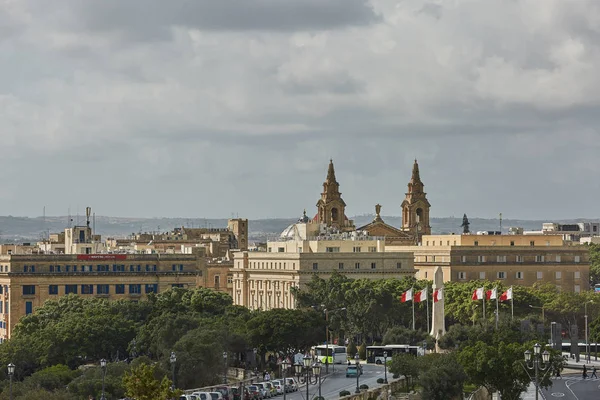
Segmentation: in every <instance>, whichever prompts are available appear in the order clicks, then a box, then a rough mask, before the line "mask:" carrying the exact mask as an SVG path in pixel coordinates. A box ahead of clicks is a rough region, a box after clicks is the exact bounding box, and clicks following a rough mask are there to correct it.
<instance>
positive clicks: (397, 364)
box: [389, 354, 420, 392]
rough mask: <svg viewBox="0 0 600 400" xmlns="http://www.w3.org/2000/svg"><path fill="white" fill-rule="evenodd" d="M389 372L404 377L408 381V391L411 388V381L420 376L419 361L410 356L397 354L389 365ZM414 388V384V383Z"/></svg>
mask: <svg viewBox="0 0 600 400" xmlns="http://www.w3.org/2000/svg"><path fill="white" fill-rule="evenodd" d="M389 370H390V372H391V373H393V374H394V375H402V376H404V378H405V381H406V391H407V392H408V390H409V388H410V386H411V380H413V379H416V378H417V377H418V376H419V370H420V365H419V359H418V358H417V357H415V356H413V355H410V354H397V355H394V356H393V357H392V361H391V362H390V363H389ZM413 386H414V383H413Z"/></svg>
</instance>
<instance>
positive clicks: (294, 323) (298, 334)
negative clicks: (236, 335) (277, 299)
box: [246, 308, 325, 355]
mask: <svg viewBox="0 0 600 400" xmlns="http://www.w3.org/2000/svg"><path fill="white" fill-rule="evenodd" d="M246 328H247V332H248V338H249V341H250V344H251V345H252V346H253V347H255V348H257V349H258V350H259V352H260V353H261V354H262V355H264V354H266V352H268V351H269V352H280V353H283V354H286V355H289V354H293V353H296V352H298V351H306V350H308V349H309V348H310V347H311V346H314V345H315V344H317V343H321V342H324V341H325V319H324V316H323V314H321V313H319V312H317V311H315V310H313V309H296V310H291V309H283V308H275V309H272V310H269V311H255V312H254V313H253V314H252V318H250V319H249V320H248V321H247V323H246Z"/></svg>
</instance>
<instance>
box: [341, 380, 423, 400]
mask: <svg viewBox="0 0 600 400" xmlns="http://www.w3.org/2000/svg"><path fill="white" fill-rule="evenodd" d="M405 386H406V384H405V383H404V378H400V379H396V380H394V381H391V382H389V383H388V384H387V385H381V386H378V387H376V388H373V389H369V390H365V391H363V392H361V393H353V394H351V395H349V396H344V397H340V400H391V399H392V398H394V399H399V398H404V399H411V400H420V399H421V396H420V395H419V394H418V393H416V394H412V393H410V394H407V393H403V394H401V395H400V396H403V397H399V396H398V395H397V394H394V393H397V392H400V391H401V390H402V389H403V388H404V387H405ZM390 393H391V394H392V396H393V397H390Z"/></svg>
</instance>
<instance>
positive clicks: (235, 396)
mask: <svg viewBox="0 0 600 400" xmlns="http://www.w3.org/2000/svg"><path fill="white" fill-rule="evenodd" d="M244 392H245V394H246V395H245V396H244V398H243V399H242V390H241V389H240V388H238V387H235V386H232V387H230V388H229V397H230V398H231V400H250V395H249V393H248V389H246V388H244Z"/></svg>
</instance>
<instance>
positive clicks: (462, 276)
mask: <svg viewBox="0 0 600 400" xmlns="http://www.w3.org/2000/svg"><path fill="white" fill-rule="evenodd" d="M548 273H550V272H548ZM536 277H537V279H544V272H542V271H537V273H536ZM457 278H458V279H459V280H466V279H467V273H466V272H458V273H457ZM506 278H507V273H506V272H503V271H498V272H496V279H506ZM554 278H555V279H556V280H559V279H562V271H554ZM479 279H481V280H483V279H486V273H485V271H480V272H479ZM515 279H517V280H521V279H525V273H524V272H522V271H517V272H515ZM573 279H581V272H579V271H574V272H573Z"/></svg>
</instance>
